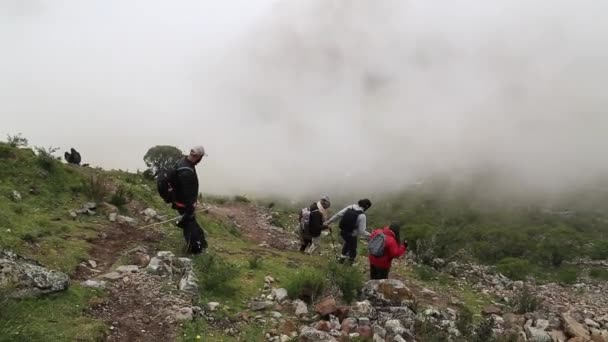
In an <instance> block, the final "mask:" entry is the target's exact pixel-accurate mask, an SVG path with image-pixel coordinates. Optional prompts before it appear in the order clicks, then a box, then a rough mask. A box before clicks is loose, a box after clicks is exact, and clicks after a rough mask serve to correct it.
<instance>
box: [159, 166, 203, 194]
mask: <svg viewBox="0 0 608 342" xmlns="http://www.w3.org/2000/svg"><path fill="white" fill-rule="evenodd" d="M181 170H190V171H192V172H194V170H193V169H192V168H191V167H187V166H184V167H177V165H176V166H174V167H173V168H170V169H166V170H162V171H160V172H159V173H158V175H157V176H156V188H157V190H158V194H159V195H160V197H162V199H163V200H164V201H165V203H173V202H175V185H176V178H177V173H178V172H179V171H181Z"/></svg>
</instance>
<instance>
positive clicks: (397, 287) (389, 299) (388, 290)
mask: <svg viewBox="0 0 608 342" xmlns="http://www.w3.org/2000/svg"><path fill="white" fill-rule="evenodd" d="M362 292H363V296H364V297H365V299H367V300H369V301H370V302H371V303H372V304H373V305H374V306H377V307H382V306H407V307H409V308H411V309H414V308H415V307H416V297H415V296H414V294H413V293H412V291H410V289H409V288H407V287H406V286H405V284H403V282H401V281H399V280H396V279H382V280H370V281H368V282H367V283H365V286H364V287H363V291H362Z"/></svg>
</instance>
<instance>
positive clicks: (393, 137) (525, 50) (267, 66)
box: [0, 0, 608, 195]
mask: <svg viewBox="0 0 608 342" xmlns="http://www.w3.org/2000/svg"><path fill="white" fill-rule="evenodd" d="M27 3H28V5H24V4H23V2H19V1H13V2H10V1H9V2H7V4H4V5H2V6H1V7H0V10H1V11H0V12H1V13H2V14H0V41H2V42H3V44H2V46H3V55H4V56H5V57H4V58H3V59H4V61H3V62H1V64H0V76H2V78H3V79H4V80H8V82H6V81H5V82H3V84H2V85H0V117H1V118H2V125H1V126H2V129H1V130H2V131H5V130H6V133H14V132H18V131H21V132H24V134H25V135H26V136H28V137H29V138H30V139H31V140H32V141H33V142H35V143H38V144H44V145H50V144H53V145H59V144H60V145H61V146H62V147H70V146H72V145H74V146H75V147H77V148H78V147H80V148H81V150H82V151H83V157H84V158H85V159H87V158H90V159H91V160H92V161H93V162H94V163H96V164H100V165H102V166H105V167H113V168H123V169H125V168H129V169H131V170H134V169H135V168H137V167H140V168H141V167H143V162H142V160H141V158H142V156H143V154H144V153H145V151H146V149H147V148H148V147H150V146H152V145H155V144H174V145H177V146H179V147H180V148H182V149H184V150H186V149H187V148H188V147H189V145H193V144H199V143H202V144H204V145H205V146H206V147H207V149H208V150H209V153H210V157H209V158H208V159H207V160H206V161H205V164H204V165H203V166H202V168H201V169H200V175H201V178H202V189H201V190H202V191H211V192H220V193H226V192H229V193H278V194H284V195H301V194H316V193H323V194H330V195H333V194H344V193H346V192H348V193H353V194H357V193H366V192H369V191H374V192H375V191H384V190H394V189H396V188H398V187H399V186H403V185H406V184H410V183H413V182H416V181H419V180H423V179H426V178H427V177H429V176H432V175H434V174H437V173H441V174H449V175H451V176H454V177H455V178H463V177H464V178H465V179H466V178H469V181H470V177H472V176H471V175H478V174H480V173H484V172H486V171H487V170H500V173H499V175H500V177H502V178H503V179H502V181H504V182H507V183H509V184H513V183H515V184H519V185H520V186H521V187H524V188H530V187H535V188H536V189H537V190H547V189H561V188H564V187H567V186H573V185H576V184H579V183H580V184H582V183H585V182H587V181H589V180H591V179H594V178H595V177H597V176H598V175H601V174H602V173H604V172H606V171H607V167H608V162H607V161H606V159H605V158H603V153H602V152H603V150H604V148H605V146H607V144H606V143H607V142H608V137H607V136H606V134H605V132H606V130H607V129H608V116H606V115H605V114H604V111H605V108H607V107H608V98H607V97H606V96H605V95H604V94H603V93H604V89H603V88H604V87H603V86H604V84H605V83H606V81H608V64H607V63H606V62H605V61H606V60H607V59H606V58H607V57H608V48H606V47H605V44H604V42H606V41H608V28H607V27H606V24H603V21H602V17H601V14H602V13H605V11H606V10H607V9H608V5H607V4H606V3H603V2H598V1H581V2H576V3H574V2H570V1H562V0H559V1H545V0H543V1H535V2H529V1H520V0H516V1H508V2H507V1H502V2H499V3H490V2H488V3H484V2H479V1H472V0H463V1H456V2H450V3H444V2H441V3H439V2H429V1H399V0H385V1H363V0H352V1H347V0H341V1H339V0H332V1H328V0H324V1H321V0H314V1H304V0H295V1H286V0H284V1H248V2H245V1H239V2H231V4H229V5H219V4H214V5H211V4H205V5H201V4H199V2H195V1H191V2H185V3H182V4H181V5H179V6H178V5H176V4H171V5H169V4H164V5H163V4H162V3H160V2H159V3H152V2H149V1H147V2H133V3H130V4H125V3H124V2H118V1H116V2H99V3H97V4H96V5H95V6H93V5H91V4H85V3H81V2H77V1H63V2H51V1H31V2H27ZM2 7H4V8H2ZM167 119H169V120H167ZM47 120H48V122H47ZM5 122H7V124H5ZM168 122H169V123H168ZM76 130H77V131H78V133H75V131H76ZM0 133H4V132H0ZM120 149H122V151H123V152H121V153H120V154H117V153H116V151H117V150H120Z"/></svg>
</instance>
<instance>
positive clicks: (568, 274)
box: [557, 267, 578, 284]
mask: <svg viewBox="0 0 608 342" xmlns="http://www.w3.org/2000/svg"><path fill="white" fill-rule="evenodd" d="M577 278H578V270H577V269H576V268H573V267H567V268H561V269H560V270H559V271H557V280H558V281H559V282H560V283H562V284H574V283H576V279H577Z"/></svg>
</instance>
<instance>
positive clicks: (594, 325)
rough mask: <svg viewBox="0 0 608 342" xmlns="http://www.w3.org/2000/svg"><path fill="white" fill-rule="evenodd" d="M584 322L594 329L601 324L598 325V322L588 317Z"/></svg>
mask: <svg viewBox="0 0 608 342" xmlns="http://www.w3.org/2000/svg"><path fill="white" fill-rule="evenodd" d="M585 324H587V326H590V327H592V328H595V329H599V328H601V326H600V324H599V323H598V322H596V321H594V320H592V319H589V318H585Z"/></svg>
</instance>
